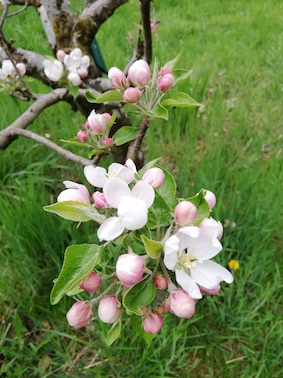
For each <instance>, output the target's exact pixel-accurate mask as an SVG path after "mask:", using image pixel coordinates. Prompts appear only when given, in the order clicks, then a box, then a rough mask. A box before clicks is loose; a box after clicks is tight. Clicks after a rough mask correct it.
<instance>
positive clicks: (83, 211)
mask: <svg viewBox="0 0 283 378" xmlns="http://www.w3.org/2000/svg"><path fill="white" fill-rule="evenodd" d="M43 209H44V210H45V211H47V212H49V213H55V214H57V215H59V217H62V218H64V219H67V220H71V221H74V222H88V221H90V220H94V221H95V222H97V223H99V224H101V223H103V222H104V220H105V219H106V218H105V216H104V215H103V214H99V212H98V211H97V210H96V208H95V207H93V206H91V205H89V204H87V203H84V202H78V201H65V202H56V203H54V204H53V205H48V206H44V208H43Z"/></svg>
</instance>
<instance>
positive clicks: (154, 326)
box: [142, 312, 163, 333]
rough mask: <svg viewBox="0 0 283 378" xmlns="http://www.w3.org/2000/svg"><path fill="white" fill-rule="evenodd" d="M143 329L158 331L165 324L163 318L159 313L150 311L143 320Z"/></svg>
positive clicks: (148, 331) (152, 331) (150, 331)
mask: <svg viewBox="0 0 283 378" xmlns="http://www.w3.org/2000/svg"><path fill="white" fill-rule="evenodd" d="M142 325H143V329H144V330H145V332H147V333H157V332H159V331H160V330H161V328H162V326H163V319H162V317H161V316H160V315H159V314H154V313H152V312H151V313H149V314H148V315H147V316H146V317H145V318H144V319H143V322H142Z"/></svg>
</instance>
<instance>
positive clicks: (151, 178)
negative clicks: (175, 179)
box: [142, 168, 165, 189]
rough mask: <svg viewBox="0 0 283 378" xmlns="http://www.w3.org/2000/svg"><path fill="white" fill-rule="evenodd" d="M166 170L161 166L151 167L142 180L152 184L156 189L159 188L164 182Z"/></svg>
mask: <svg viewBox="0 0 283 378" xmlns="http://www.w3.org/2000/svg"><path fill="white" fill-rule="evenodd" d="M164 178H165V175H164V172H163V171H162V169H160V168H150V169H148V170H147V171H146V172H145V174H144V175H143V176H142V180H143V181H145V182H147V183H148V184H149V185H151V186H152V187H153V188H154V189H159V188H160V187H161V185H162V184H163V182H164Z"/></svg>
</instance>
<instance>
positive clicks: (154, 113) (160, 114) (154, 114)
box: [143, 100, 169, 121]
mask: <svg viewBox="0 0 283 378" xmlns="http://www.w3.org/2000/svg"><path fill="white" fill-rule="evenodd" d="M165 101H166V100H165ZM143 112H144V114H145V115H147V116H148V117H150V118H162V119H165V120H166V121H167V120H168V117H169V116H168V111H167V109H165V108H164V107H163V106H162V105H161V104H158V105H157V106H156V107H155V108H154V109H152V110H145V109H143Z"/></svg>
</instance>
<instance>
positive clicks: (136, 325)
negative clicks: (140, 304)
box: [130, 314, 156, 344]
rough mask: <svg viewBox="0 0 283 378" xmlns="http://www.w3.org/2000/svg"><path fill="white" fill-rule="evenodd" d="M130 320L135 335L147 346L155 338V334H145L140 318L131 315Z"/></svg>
mask: <svg viewBox="0 0 283 378" xmlns="http://www.w3.org/2000/svg"><path fill="white" fill-rule="evenodd" d="M130 319H131V323H132V326H133V328H134V330H135V332H136V334H138V335H139V336H141V337H142V338H143V339H144V340H145V341H146V343H147V344H149V343H150V342H151V340H152V339H154V338H155V336H156V333H154V334H152V333H147V332H145V330H144V329H143V327H142V318H141V317H140V316H137V315H134V314H133V315H131V317H130Z"/></svg>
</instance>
